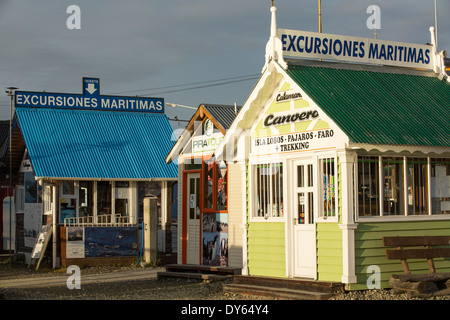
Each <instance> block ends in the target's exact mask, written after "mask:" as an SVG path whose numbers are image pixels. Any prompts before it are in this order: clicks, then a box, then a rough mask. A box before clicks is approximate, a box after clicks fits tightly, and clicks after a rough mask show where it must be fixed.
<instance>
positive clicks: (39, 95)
mask: <svg viewBox="0 0 450 320" xmlns="http://www.w3.org/2000/svg"><path fill="white" fill-rule="evenodd" d="M15 99H16V100H15V106H16V107H32V108H63V109H85V110H107V111H136V112H151V113H164V99H163V98H143V97H122V96H102V95H100V79H98V78H83V94H66V93H47V92H28V91H16V95H15Z"/></svg>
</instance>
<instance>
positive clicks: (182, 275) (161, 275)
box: [157, 271, 231, 281]
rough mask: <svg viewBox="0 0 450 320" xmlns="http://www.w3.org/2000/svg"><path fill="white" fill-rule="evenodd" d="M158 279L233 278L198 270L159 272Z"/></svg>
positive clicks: (217, 279)
mask: <svg viewBox="0 0 450 320" xmlns="http://www.w3.org/2000/svg"><path fill="white" fill-rule="evenodd" d="M157 277H158V279H164V278H166V279H167V278H184V279H196V280H210V281H222V280H226V279H229V278H231V276H226V275H218V274H204V273H198V272H175V271H170V272H164V271H162V272H157Z"/></svg>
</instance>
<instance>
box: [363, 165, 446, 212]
mask: <svg viewBox="0 0 450 320" xmlns="http://www.w3.org/2000/svg"><path fill="white" fill-rule="evenodd" d="M380 175H381V176H380ZM380 180H381V181H380ZM357 186H358V197H357V202H358V203H357V207H358V216H359V217H365V216H372V217H373V216H384V217H389V216H417V215H437V214H450V159H445V158H440V159H439V158H420V157H378V156H359V157H358V173H357ZM380 205H381V208H380ZM430 208H431V211H430Z"/></svg>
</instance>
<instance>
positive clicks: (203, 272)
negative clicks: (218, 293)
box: [157, 264, 240, 281]
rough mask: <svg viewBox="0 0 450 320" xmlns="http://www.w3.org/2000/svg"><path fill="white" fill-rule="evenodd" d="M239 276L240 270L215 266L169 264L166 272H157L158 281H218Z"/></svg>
mask: <svg viewBox="0 0 450 320" xmlns="http://www.w3.org/2000/svg"><path fill="white" fill-rule="evenodd" d="M236 274H240V269H238V268H230V267H217V266H200V265H190V264H170V265H167V266H166V271H164V272H158V273H157V276H158V279H162V278H185V279H199V280H212V281H219V280H225V279H230V278H231V277H232V276H234V275H236Z"/></svg>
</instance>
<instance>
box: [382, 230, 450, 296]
mask: <svg viewBox="0 0 450 320" xmlns="http://www.w3.org/2000/svg"><path fill="white" fill-rule="evenodd" d="M383 244H384V246H385V247H395V249H386V258H387V259H388V260H401V262H402V267H403V271H404V274H403V275H392V277H391V280H390V281H389V284H390V285H391V286H392V287H393V288H397V289H401V290H406V291H416V292H418V293H425V292H431V291H433V290H435V291H436V290H442V289H445V288H447V289H446V290H445V291H442V292H443V293H444V294H449V292H448V291H449V290H450V280H449V279H450V273H436V267H435V265H434V260H433V259H434V258H450V236H405V237H401V236H395V237H383ZM445 246H447V247H445ZM408 259H426V260H427V261H428V269H429V271H430V273H429V274H414V275H413V274H411V270H410V269H409V265H408ZM444 284H445V285H444Z"/></svg>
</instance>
